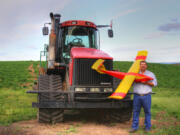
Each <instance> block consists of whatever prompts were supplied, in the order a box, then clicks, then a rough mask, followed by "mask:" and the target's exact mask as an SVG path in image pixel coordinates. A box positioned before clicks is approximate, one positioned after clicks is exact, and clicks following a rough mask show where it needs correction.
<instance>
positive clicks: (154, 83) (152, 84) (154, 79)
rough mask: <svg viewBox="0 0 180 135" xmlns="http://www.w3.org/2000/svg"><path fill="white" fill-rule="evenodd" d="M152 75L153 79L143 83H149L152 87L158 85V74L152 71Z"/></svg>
mask: <svg viewBox="0 0 180 135" xmlns="http://www.w3.org/2000/svg"><path fill="white" fill-rule="evenodd" d="M150 77H152V78H153V80H151V81H146V82H142V84H146V85H149V86H151V87H154V86H157V79H156V76H155V75H154V74H153V73H152V74H151V75H150Z"/></svg>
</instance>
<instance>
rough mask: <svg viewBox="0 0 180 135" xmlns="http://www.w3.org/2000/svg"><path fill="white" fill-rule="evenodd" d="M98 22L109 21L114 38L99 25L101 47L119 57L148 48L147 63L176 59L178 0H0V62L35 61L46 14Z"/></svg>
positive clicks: (179, 29)
mask: <svg viewBox="0 0 180 135" xmlns="http://www.w3.org/2000/svg"><path fill="white" fill-rule="evenodd" d="M50 12H53V13H59V14H61V16H62V17H61V22H63V21H66V20H76V19H77V20H88V21H92V22H94V23H95V24H97V25H101V24H110V22H111V20H112V21H113V31H114V38H109V37H108V34H107V29H100V36H101V38H100V43H101V45H100V46H101V50H103V51H104V52H106V53H108V54H109V55H110V56H112V57H113V58H114V60H118V61H133V60H134V58H135V56H136V54H137V51H140V50H147V51H148V58H147V61H148V62H153V63H160V62H161V63H168V62H178V63H180V0H45V1H44V0H5V1H4V0H3V1H2V0H1V4H0V61H14V60H39V57H40V51H41V50H43V48H44V44H48V36H43V35H42V27H43V25H44V23H45V22H50V18H49V13H50Z"/></svg>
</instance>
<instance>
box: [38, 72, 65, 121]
mask: <svg viewBox="0 0 180 135" xmlns="http://www.w3.org/2000/svg"><path fill="white" fill-rule="evenodd" d="M38 86H39V90H51V91H61V90H62V80H61V76H60V75H40V76H39V83H38ZM62 100H64V96H63V95H62V94H58V93H40V94H38V101H39V102H42V101H62ZM63 115H64V110H62V109H50V108H39V111H38V121H39V122H41V123H53V124H55V123H58V122H62V121H63Z"/></svg>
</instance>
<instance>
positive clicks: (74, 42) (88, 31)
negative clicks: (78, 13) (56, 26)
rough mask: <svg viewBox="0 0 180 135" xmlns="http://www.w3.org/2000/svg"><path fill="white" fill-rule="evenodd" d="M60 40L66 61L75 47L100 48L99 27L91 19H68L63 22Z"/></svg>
mask: <svg viewBox="0 0 180 135" xmlns="http://www.w3.org/2000/svg"><path fill="white" fill-rule="evenodd" d="M59 40H60V42H61V44H60V45H61V46H62V58H63V59H64V60H65V63H67V62H68V59H69V58H70V51H71V48H73V47H84V48H94V49H98V45H97V29H96V26H95V25H94V24H93V23H92V22H89V21H88V22H87V21H66V22H63V23H61V27H60V33H59Z"/></svg>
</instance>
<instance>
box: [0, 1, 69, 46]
mask: <svg viewBox="0 0 180 135" xmlns="http://www.w3.org/2000/svg"><path fill="white" fill-rule="evenodd" d="M70 2H71V0H53V2H52V1H51V0H46V1H43V0H38V1H36V0H25V1H24V0H16V1H12V0H6V1H2V2H1V5H0V20H1V21H0V25H1V31H0V40H1V44H0V46H1V47H5V46H9V45H13V44H15V43H17V42H21V41H22V40H27V38H29V37H33V36H35V35H38V36H40V32H41V27H42V26H43V23H44V22H45V21H47V20H48V21H49V13H50V12H60V11H61V10H62V9H64V8H65V6H66V5H68V4H69V3H70Z"/></svg>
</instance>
